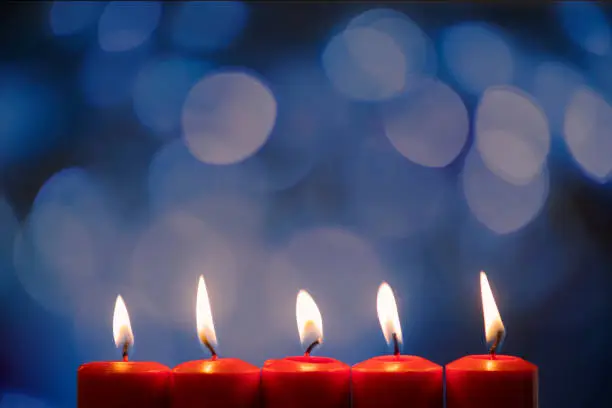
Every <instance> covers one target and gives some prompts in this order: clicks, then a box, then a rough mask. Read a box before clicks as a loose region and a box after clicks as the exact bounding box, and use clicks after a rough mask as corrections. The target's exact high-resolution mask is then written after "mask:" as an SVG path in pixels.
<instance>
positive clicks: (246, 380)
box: [172, 276, 261, 408]
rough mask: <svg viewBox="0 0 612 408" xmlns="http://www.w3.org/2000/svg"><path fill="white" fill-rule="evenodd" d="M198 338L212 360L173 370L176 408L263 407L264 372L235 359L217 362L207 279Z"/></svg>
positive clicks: (201, 298)
mask: <svg viewBox="0 0 612 408" xmlns="http://www.w3.org/2000/svg"><path fill="white" fill-rule="evenodd" d="M196 320H197V328H198V337H199V338H200V341H201V342H202V344H203V345H204V346H206V347H207V348H208V349H209V350H210V352H211V354H212V358H211V359H210V360H199V361H189V362H187V363H183V364H180V365H179V366H177V367H175V368H174V370H172V374H173V386H172V407H173V408H199V407H206V408H238V407H240V408H251V407H253V408H255V407H258V406H259V403H260V391H259V386H260V380H261V372H260V370H259V368H258V367H256V366H254V365H252V364H249V363H247V362H244V361H242V360H238V359H236V358H218V357H217V352H216V351H215V349H214V347H215V345H216V343H217V335H216V333H215V327H214V324H213V319H212V312H211V310H210V302H209V299H208V293H207V291H206V284H205V283H204V277H202V276H200V281H199V284H198V294H197V300H196Z"/></svg>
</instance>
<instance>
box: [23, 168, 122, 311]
mask: <svg viewBox="0 0 612 408" xmlns="http://www.w3.org/2000/svg"><path fill="white" fill-rule="evenodd" d="M104 201H105V200H104V198H103V196H102V191H101V190H100V189H98V187H97V186H96V185H95V183H94V182H93V180H92V179H91V178H90V177H89V175H88V174H87V173H85V172H84V171H83V170H80V169H76V168H73V169H66V170H63V171H61V172H59V173H57V174H55V175H54V176H53V177H52V178H51V179H49V180H48V181H47V182H46V183H45V185H44V186H43V187H42V188H41V190H40V191H39V193H38V195H37V197H36V199H35V200H34V205H33V208H32V212H31V213H30V215H29V217H28V220H27V223H26V225H25V226H24V227H23V229H22V231H21V233H20V235H19V236H18V238H17V239H16V241H15V246H14V262H15V268H16V271H17V276H18V278H19V280H20V282H21V283H22V285H23V287H24V289H25V290H26V292H27V293H28V294H29V295H30V296H31V297H32V298H33V299H35V300H36V301H38V302H39V303H40V304H41V305H42V306H44V307H46V308H47V309H49V310H51V311H53V312H56V313H68V312H70V311H74V310H76V308H78V307H79V306H80V305H81V304H82V302H84V301H88V300H91V299H92V295H94V294H95V291H96V288H99V286H98V285H97V283H98V282H97V278H98V277H99V272H100V271H101V270H104V271H105V272H106V270H107V269H108V262H103V259H105V258H106V257H107V256H108V255H109V254H108V253H107V252H106V251H105V250H106V248H107V246H108V245H109V243H110V242H113V241H114V239H115V236H114V234H113V231H112V225H113V224H114V221H113V220H112V218H111V216H110V214H109V213H108V212H107V208H106V207H105V205H104ZM102 264H105V265H104V267H103V269H100V268H102V266H101V265H102Z"/></svg>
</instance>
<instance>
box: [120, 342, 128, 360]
mask: <svg viewBox="0 0 612 408" xmlns="http://www.w3.org/2000/svg"><path fill="white" fill-rule="evenodd" d="M129 348H130V344H129V343H128V342H127V341H126V342H125V343H123V353H122V354H123V361H126V362H127V361H128V360H129V359H128V350H129Z"/></svg>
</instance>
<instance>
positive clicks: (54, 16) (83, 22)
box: [49, 1, 104, 36]
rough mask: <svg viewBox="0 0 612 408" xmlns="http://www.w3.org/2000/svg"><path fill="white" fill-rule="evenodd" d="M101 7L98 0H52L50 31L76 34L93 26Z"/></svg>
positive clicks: (60, 33) (61, 34)
mask: <svg viewBox="0 0 612 408" xmlns="http://www.w3.org/2000/svg"><path fill="white" fill-rule="evenodd" d="M103 8H104V3H103V2H98V1H54V2H53V5H52V6H51V10H50V11H49V23H50V26H51V31H53V34H55V35H57V36H64V35H73V34H77V33H78V32H80V31H83V30H85V29H87V28H88V27H90V26H93V25H94V24H95V23H96V21H98V17H99V16H100V13H101V12H102V9H103Z"/></svg>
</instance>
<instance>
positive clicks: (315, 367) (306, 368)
mask: <svg viewBox="0 0 612 408" xmlns="http://www.w3.org/2000/svg"><path fill="white" fill-rule="evenodd" d="M263 370H264V371H274V372H310V371H326V372H333V371H348V370H350V367H349V366H348V365H347V364H345V363H343V362H341V361H338V360H336V359H333V358H329V357H312V356H294V357H285V358H282V359H278V360H268V361H266V362H265V363H264V366H263Z"/></svg>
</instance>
